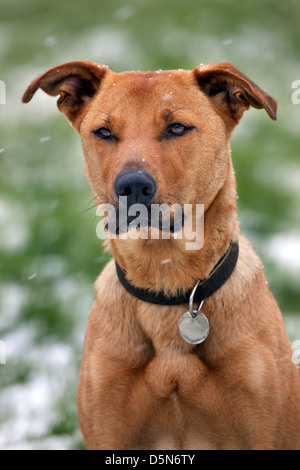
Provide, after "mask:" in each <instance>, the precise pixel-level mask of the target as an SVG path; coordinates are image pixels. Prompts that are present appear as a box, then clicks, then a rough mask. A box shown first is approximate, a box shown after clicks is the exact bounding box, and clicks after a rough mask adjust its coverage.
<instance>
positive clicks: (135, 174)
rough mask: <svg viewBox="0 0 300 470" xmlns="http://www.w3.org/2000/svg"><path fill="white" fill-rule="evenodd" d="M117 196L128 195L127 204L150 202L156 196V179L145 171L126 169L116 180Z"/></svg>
mask: <svg viewBox="0 0 300 470" xmlns="http://www.w3.org/2000/svg"><path fill="white" fill-rule="evenodd" d="M114 190H115V193H116V195H117V197H120V196H127V204H128V206H131V205H132V204H145V205H146V204H148V203H149V202H150V201H151V199H152V198H153V197H154V195H155V193H156V190H157V186H156V182H155V180H154V179H153V178H152V176H151V175H149V173H147V172H145V171H141V170H139V171H124V172H123V173H120V174H119V175H118V176H117V177H116V179H115V182H114Z"/></svg>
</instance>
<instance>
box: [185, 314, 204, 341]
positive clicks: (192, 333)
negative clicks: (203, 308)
mask: <svg viewBox="0 0 300 470" xmlns="http://www.w3.org/2000/svg"><path fill="white" fill-rule="evenodd" d="M179 332H180V334H181V336H182V338H183V339H184V340H185V341H186V342H187V343H190V344H200V343H202V342H203V341H204V340H205V339H206V338H207V336H208V333H209V323H208V320H207V318H206V316H205V315H204V314H203V313H201V312H199V313H198V315H197V316H196V317H194V318H193V317H192V315H191V314H190V312H186V313H185V314H184V315H182V317H181V319H180V322H179Z"/></svg>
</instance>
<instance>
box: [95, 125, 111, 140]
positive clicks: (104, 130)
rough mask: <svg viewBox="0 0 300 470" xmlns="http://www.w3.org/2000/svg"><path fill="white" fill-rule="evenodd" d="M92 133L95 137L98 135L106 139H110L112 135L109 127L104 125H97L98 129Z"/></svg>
mask: <svg viewBox="0 0 300 470" xmlns="http://www.w3.org/2000/svg"><path fill="white" fill-rule="evenodd" d="M92 133H93V134H94V135H96V136H97V137H100V138H101V139H106V140H111V139H112V137H113V135H112V133H111V131H110V130H109V129H107V128H106V127H99V129H96V130H94V131H93V132H92Z"/></svg>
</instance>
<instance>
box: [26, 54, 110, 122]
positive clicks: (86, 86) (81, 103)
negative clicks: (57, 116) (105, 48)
mask: <svg viewBox="0 0 300 470" xmlns="http://www.w3.org/2000/svg"><path fill="white" fill-rule="evenodd" d="M106 72H108V68H107V67H105V66H102V65H98V64H96V63H95V62H92V61H90V60H84V61H77V62H68V63H66V64H62V65H59V66H57V67H53V68H52V69H50V70H48V71H47V72H45V73H43V74H42V75H40V76H39V77H38V78H36V79H35V80H34V81H33V82H32V83H31V84H30V85H29V87H28V88H27V90H26V91H25V93H24V95H23V98H22V101H23V103H28V102H29V101H30V100H31V99H32V97H33V95H34V94H35V93H36V91H37V90H38V89H39V88H41V89H42V90H43V91H44V92H45V93H47V94H48V95H50V96H56V95H60V98H59V99H58V101H57V106H58V109H59V110H60V111H62V112H63V113H64V114H65V115H66V117H67V119H68V120H69V121H70V122H71V124H72V125H73V126H74V127H75V128H76V129H77V130H78V126H79V123H80V121H81V117H82V115H83V112H84V110H85V107H86V105H87V104H88V103H89V101H90V100H91V99H92V98H93V96H94V95H95V94H96V92H97V91H98V89H99V87H100V83H101V80H102V79H103V77H104V75H105V74H106Z"/></svg>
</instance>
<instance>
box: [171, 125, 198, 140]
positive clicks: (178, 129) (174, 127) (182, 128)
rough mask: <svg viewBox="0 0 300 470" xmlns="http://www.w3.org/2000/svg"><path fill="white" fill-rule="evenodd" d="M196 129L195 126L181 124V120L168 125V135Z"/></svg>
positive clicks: (174, 135) (181, 133) (179, 134)
mask: <svg viewBox="0 0 300 470" xmlns="http://www.w3.org/2000/svg"><path fill="white" fill-rule="evenodd" d="M192 129H194V127H191V126H186V125H184V124H181V123H180V122H175V123H174V124H171V125H170V126H168V127H167V136H168V137H176V136H181V135H184V134H186V133H187V132H189V131H191V130H192Z"/></svg>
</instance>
